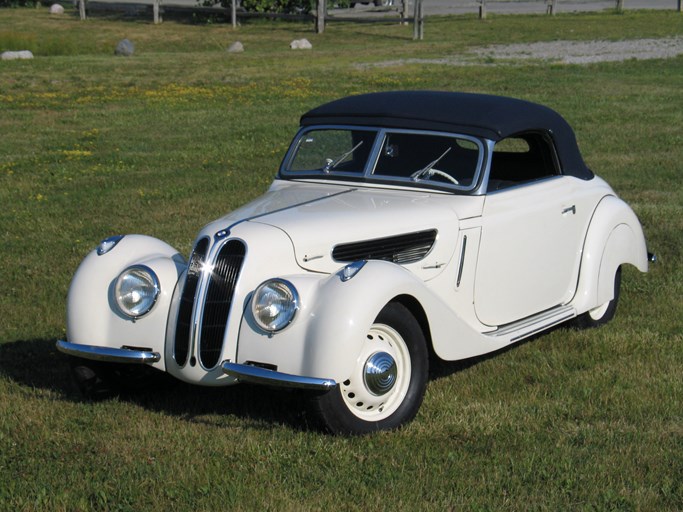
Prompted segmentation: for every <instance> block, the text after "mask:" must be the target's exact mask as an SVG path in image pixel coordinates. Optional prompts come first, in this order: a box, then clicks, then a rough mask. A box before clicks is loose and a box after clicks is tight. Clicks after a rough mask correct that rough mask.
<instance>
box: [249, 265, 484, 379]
mask: <svg viewBox="0 0 683 512" xmlns="http://www.w3.org/2000/svg"><path fill="white" fill-rule="evenodd" d="M286 279H288V280H289V281H291V282H292V283H293V284H294V285H295V286H296V287H297V289H298V291H299V294H300V298H301V309H300V311H299V314H298V316H297V319H296V320H295V321H294V322H293V323H292V324H291V325H290V326H289V327H288V328H287V329H285V330H283V331H282V332H280V333H276V334H274V335H272V336H268V335H267V334H265V333H259V332H258V329H257V328H255V326H254V321H253V319H252V317H251V311H250V308H247V309H246V311H245V315H244V318H243V322H242V327H241V329H240V337H239V346H238V358H237V362H238V363H250V364H254V363H256V364H259V365H264V366H265V367H267V368H268V367H270V368H273V367H274V368H273V369H275V368H276V369H277V371H279V372H283V373H287V374H292V375H303V376H308V377H315V378H320V379H334V380H336V381H337V382H343V381H344V380H346V379H347V378H348V377H349V375H350V374H351V372H352V369H353V368H354V366H355V364H356V359H357V357H358V354H359V353H360V351H361V346H362V344H363V343H364V342H365V339H366V336H367V333H368V329H369V328H370V326H371V325H372V324H373V322H374V321H375V318H376V317H377V315H378V314H379V312H380V311H381V310H382V308H383V307H384V306H385V305H386V304H387V303H389V302H390V301H391V300H393V299H395V298H398V297H405V296H409V297H412V298H414V299H415V300H416V301H417V303H419V304H421V305H422V308H423V310H424V311H425V312H426V313H427V316H428V324H429V325H430V329H431V334H432V336H431V338H432V339H433V341H434V345H435V347H437V346H438V347H440V348H441V349H444V351H445V352H446V354H447V355H453V354H451V350H452V349H451V350H449V349H447V348H446V345H449V344H457V345H459V346H460V347H463V348H464V347H467V346H468V344H470V348H469V349H470V350H471V347H472V343H473V342H474V343H476V342H477V341H478V342H481V341H482V340H483V337H481V335H480V334H479V333H476V332H474V331H473V330H472V329H471V328H470V327H467V326H466V325H465V324H464V322H462V320H460V319H459V318H457V316H456V315H455V313H454V312H453V311H452V310H451V309H449V308H448V307H447V306H446V305H445V304H444V303H443V302H442V301H441V300H440V299H438V298H437V297H436V296H435V295H434V294H432V293H431V292H430V291H429V290H428V289H427V288H426V287H425V285H424V283H423V282H422V281H421V280H420V279H418V278H417V277H416V276H415V275H414V274H412V273H411V272H409V271H408V270H406V269H404V268H402V267H400V266H399V265H395V264H393V263H389V262H386V261H375V260H373V261H368V262H367V263H366V264H365V266H364V267H363V268H362V269H361V270H360V271H359V272H358V273H357V274H356V275H355V276H354V277H353V278H351V279H350V280H348V281H343V280H342V279H341V277H340V275H339V274H338V273H336V274H332V275H329V276H324V277H321V276H313V275H306V276H287V277H286ZM454 331H458V335H457V336H456V335H455V334H454ZM427 337H429V336H427ZM470 337H474V338H476V341H475V340H472V339H470ZM467 350H468V349H465V351H467ZM438 352H439V351H438V350H437V353H438ZM454 352H457V350H455V351H454Z"/></svg>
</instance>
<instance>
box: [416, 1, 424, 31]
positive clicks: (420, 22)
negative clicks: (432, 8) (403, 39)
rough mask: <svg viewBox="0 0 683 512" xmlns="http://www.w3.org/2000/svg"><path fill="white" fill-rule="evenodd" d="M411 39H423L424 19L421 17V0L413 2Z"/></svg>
mask: <svg viewBox="0 0 683 512" xmlns="http://www.w3.org/2000/svg"><path fill="white" fill-rule="evenodd" d="M413 39H417V40H419V41H422V40H423V39H424V18H423V16H422V0H415V14H414V16H413Z"/></svg>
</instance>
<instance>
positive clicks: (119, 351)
mask: <svg viewBox="0 0 683 512" xmlns="http://www.w3.org/2000/svg"><path fill="white" fill-rule="evenodd" d="M56 346H57V350H59V351H60V352H62V353H64V354H68V355H70V356H76V357H81V358H83V359H90V360H92V361H106V362H109V363H134V364H145V363H156V362H158V361H161V354H159V352H152V351H146V350H133V349H127V348H113V347H97V346H94V345H81V344H79V343H69V342H68V341H64V340H58V341H57V344H56Z"/></svg>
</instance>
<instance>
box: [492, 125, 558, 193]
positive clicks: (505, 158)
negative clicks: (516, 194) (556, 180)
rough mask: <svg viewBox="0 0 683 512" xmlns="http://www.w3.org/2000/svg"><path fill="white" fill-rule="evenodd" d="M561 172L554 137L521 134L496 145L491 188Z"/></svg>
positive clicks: (512, 184)
mask: <svg viewBox="0 0 683 512" xmlns="http://www.w3.org/2000/svg"><path fill="white" fill-rule="evenodd" d="M558 174H560V172H559V168H558V165H557V158H556V156H555V148H554V147H553V144H552V140H551V139H550V137H549V136H548V135H545V134H542V133H536V132H533V133H521V134H517V135H514V136H512V137H508V138H506V139H503V140H501V141H499V142H497V143H496V145H495V146H494V148H493V156H492V159H491V173H490V175H489V183H488V189H487V190H488V191H489V192H493V191H496V190H502V189H505V188H508V187H513V186H515V185H519V184H522V183H528V182H531V181H536V180H540V179H543V178H547V177H549V176H556V175H558Z"/></svg>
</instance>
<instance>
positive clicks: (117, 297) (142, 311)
mask: <svg viewBox="0 0 683 512" xmlns="http://www.w3.org/2000/svg"><path fill="white" fill-rule="evenodd" d="M135 273H138V278H140V276H141V275H142V276H143V277H142V280H143V281H147V285H148V286H147V287H146V290H147V292H151V293H148V294H147V298H146V299H145V301H144V302H143V304H144V307H139V308H138V307H137V306H133V307H128V306H126V304H125V303H123V296H124V295H123V294H122V293H121V292H122V285H123V282H124V279H125V277H127V276H130V275H131V274H135ZM128 293H130V291H128ZM160 293H161V285H160V283H159V278H158V277H157V275H156V273H155V272H154V270H152V269H151V268H150V267H148V266H147V265H140V264H137V265H130V266H128V267H126V269H125V270H123V271H122V272H121V273H120V274H119V275H118V277H117V278H116V281H115V283H114V303H115V304H116V307H117V308H118V310H119V312H120V313H121V314H122V315H124V316H125V317H127V318H131V319H133V320H137V319H138V318H142V317H144V316H145V315H148V314H149V313H150V312H151V311H152V310H153V309H154V306H155V305H156V303H157V301H158V299H159V295H160Z"/></svg>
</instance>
